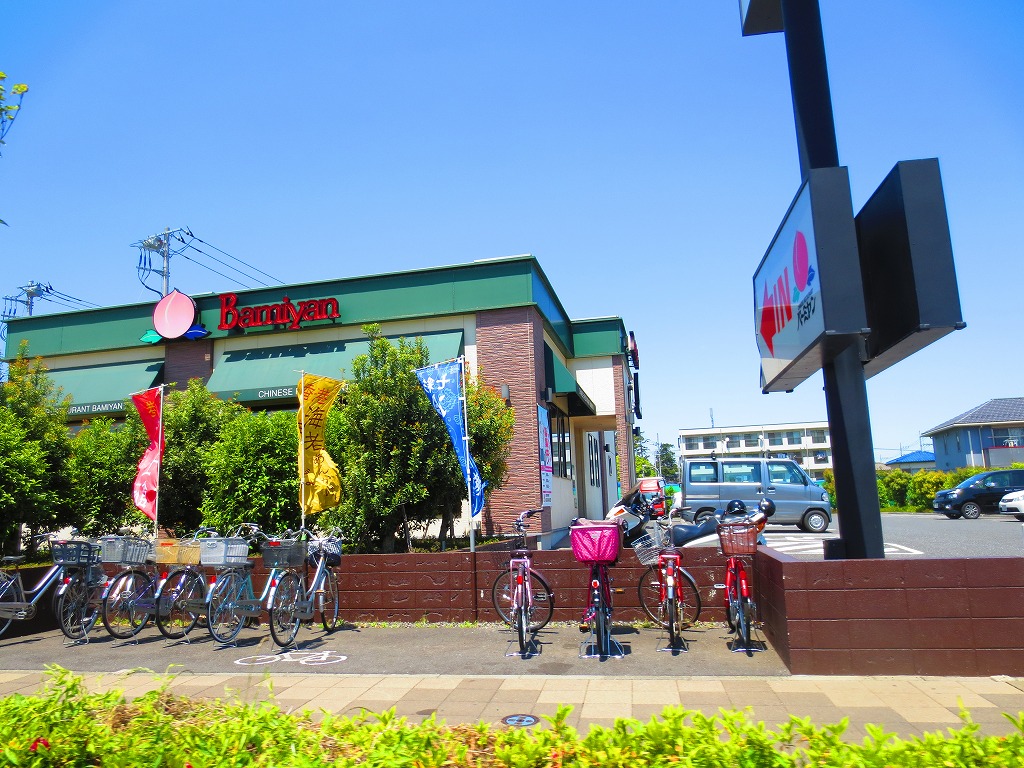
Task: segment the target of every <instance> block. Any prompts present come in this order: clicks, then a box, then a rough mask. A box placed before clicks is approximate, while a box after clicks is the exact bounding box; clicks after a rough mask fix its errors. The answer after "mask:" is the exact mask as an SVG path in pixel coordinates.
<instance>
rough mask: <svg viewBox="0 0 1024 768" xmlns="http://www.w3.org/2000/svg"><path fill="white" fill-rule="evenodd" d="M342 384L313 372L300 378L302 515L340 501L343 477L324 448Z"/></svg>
mask: <svg viewBox="0 0 1024 768" xmlns="http://www.w3.org/2000/svg"><path fill="white" fill-rule="evenodd" d="M343 387H344V382H342V381H338V380H337V379H331V378H328V377H326V376H314V375H313V374H311V373H307V374H304V375H303V376H302V378H301V379H300V380H299V387H298V391H299V414H298V417H297V421H298V427H299V505H300V506H301V507H302V514H303V515H306V514H313V513H316V512H321V511H323V510H325V509H331V508H332V507H336V506H338V503H339V502H340V501H341V477H340V476H339V474H338V465H337V464H335V463H334V460H333V459H331V457H330V455H329V454H328V453H327V451H326V450H325V449H324V426H325V425H326V423H327V413H328V411H330V410H331V406H332V405H334V401H335V400H336V399H337V397H338V393H339V392H341V390H342V388H343Z"/></svg>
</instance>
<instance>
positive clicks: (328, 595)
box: [316, 568, 343, 632]
mask: <svg viewBox="0 0 1024 768" xmlns="http://www.w3.org/2000/svg"><path fill="white" fill-rule="evenodd" d="M316 600H317V610H319V611H320V623H321V624H323V625H324V632H333V631H334V630H336V629H337V628H338V627H340V626H341V625H342V623H343V622H342V620H341V596H340V593H339V591H338V574H337V573H335V572H334V571H332V570H331V569H330V568H328V569H327V572H326V573H325V574H324V585H323V587H322V589H321V591H320V592H319V593H318V594H317V598H316Z"/></svg>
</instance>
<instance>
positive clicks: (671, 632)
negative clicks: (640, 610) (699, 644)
mask: <svg viewBox="0 0 1024 768" xmlns="http://www.w3.org/2000/svg"><path fill="white" fill-rule="evenodd" d="M665 621H666V623H667V624H668V644H669V645H670V646H675V645H677V644H678V643H679V639H680V637H681V634H682V633H681V629H682V627H681V626H680V625H679V606H678V603H677V602H676V597H675V596H674V595H673V596H672V597H666V598H665Z"/></svg>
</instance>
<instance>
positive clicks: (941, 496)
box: [932, 469, 1024, 520]
mask: <svg viewBox="0 0 1024 768" xmlns="http://www.w3.org/2000/svg"><path fill="white" fill-rule="evenodd" d="M1013 491H1024V469H997V470H994V471H991V472H979V473H978V474H976V475H972V476H971V477H968V478H967V479H966V480H964V481H963V482H962V483H960V485H958V486H956V487H955V488H950V489H949V490H947V491H939V492H938V493H936V494H935V498H934V499H933V500H932V509H934V510H935V511H936V512H941V513H942V514H944V515H945V516H946V517H948V518H950V519H951V520H955V519H957V518H959V517H963V518H964V519H966V520H975V519H977V518H978V517H980V516H981V513H982V512H998V511H999V500H1000V499H1002V498H1003V496H1005V495H1006V494H1008V493H1011V492H1013Z"/></svg>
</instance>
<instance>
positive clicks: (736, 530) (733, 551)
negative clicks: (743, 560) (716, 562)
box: [718, 521, 761, 557]
mask: <svg viewBox="0 0 1024 768" xmlns="http://www.w3.org/2000/svg"><path fill="white" fill-rule="evenodd" d="M760 532H761V531H760V527H759V526H758V524H757V523H751V522H747V521H742V522H738V523H721V524H720V525H719V526H718V541H719V543H720V544H721V546H722V554H723V555H727V556H728V557H734V556H736V555H752V554H754V552H756V551H757V536H758V534H759V533H760Z"/></svg>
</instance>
